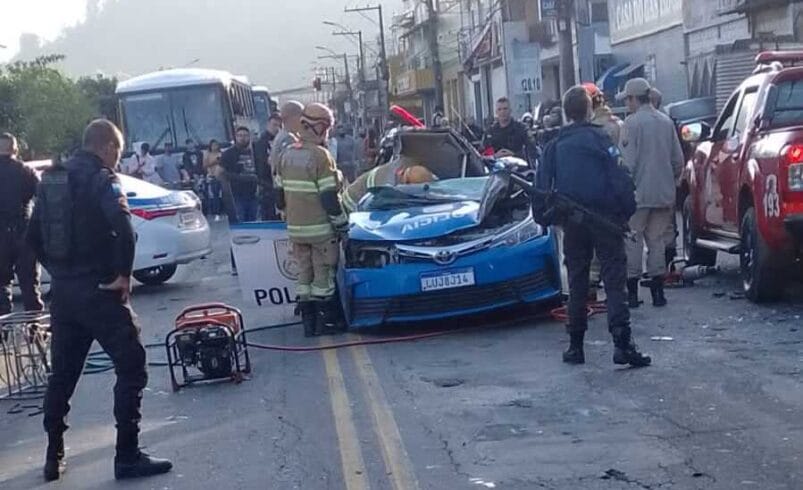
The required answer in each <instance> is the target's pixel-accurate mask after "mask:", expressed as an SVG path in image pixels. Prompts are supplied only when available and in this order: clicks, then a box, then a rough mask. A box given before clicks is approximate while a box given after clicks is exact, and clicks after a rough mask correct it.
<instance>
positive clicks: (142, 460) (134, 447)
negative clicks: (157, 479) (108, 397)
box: [114, 428, 173, 480]
mask: <svg viewBox="0 0 803 490" xmlns="http://www.w3.org/2000/svg"><path fill="white" fill-rule="evenodd" d="M172 468H173V463H171V462H170V461H168V460H166V459H159V458H152V457H151V456H148V455H147V454H145V453H143V452H142V451H140V450H139V429H138V428H126V429H120V428H118V429H117V454H116V455H115V456H114V479H115V480H125V479H128V478H142V477H145V476H153V475H161V474H162V473H167V472H168V471H170V470H171V469H172Z"/></svg>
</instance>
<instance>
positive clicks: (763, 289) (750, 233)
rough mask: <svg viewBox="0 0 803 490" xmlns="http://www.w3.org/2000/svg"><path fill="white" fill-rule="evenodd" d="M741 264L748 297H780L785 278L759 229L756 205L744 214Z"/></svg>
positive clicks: (756, 298) (760, 300) (758, 298)
mask: <svg viewBox="0 0 803 490" xmlns="http://www.w3.org/2000/svg"><path fill="white" fill-rule="evenodd" d="M739 266H740V268H741V274H742V284H743V286H744V293H745V296H746V297H747V299H749V300H750V301H753V302H756V303H761V302H767V301H775V300H777V299H780V297H781V295H782V294H783V289H784V280H783V279H782V274H781V271H780V270H778V268H776V267H774V264H773V262H772V258H771V251H770V249H769V247H768V246H767V243H766V242H765V241H764V238H763V237H762V236H761V234H760V233H759V232H758V225H757V223H756V210H755V208H750V209H748V210H747V212H746V213H745V214H744V217H743V218H742V228H741V250H740V252H739Z"/></svg>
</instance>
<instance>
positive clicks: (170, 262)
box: [27, 160, 212, 285]
mask: <svg viewBox="0 0 803 490" xmlns="http://www.w3.org/2000/svg"><path fill="white" fill-rule="evenodd" d="M50 164H51V162H50V161H49V160H41V161H35V162H28V163H27V165H30V166H31V167H33V168H34V169H36V170H37V171H38V172H40V171H42V170H43V169H44V168H45V167H48V166H50ZM119 177H120V183H121V185H122V190H123V192H124V193H125V195H126V198H127V199H128V206H129V207H130V209H131V222H132V224H133V226H134V231H135V232H136V235H137V246H136V254H135V257H134V273H133V275H134V278H135V279H136V280H137V281H139V282H141V283H143V284H146V285H157V284H162V283H163V282H165V281H167V280H168V279H170V278H171V277H173V275H174V274H175V273H176V269H177V268H178V266H179V265H181V264H188V263H190V262H192V261H193V260H197V259H200V258H203V257H205V256H207V255H209V254H210V253H211V252H212V238H211V234H210V230H209V223H208V222H207V221H206V218H205V217H204V215H203V213H202V212H201V201H200V199H199V198H198V196H196V195H195V193H193V192H192V191H171V190H167V189H164V188H162V187H159V186H157V185H153V184H150V183H148V182H144V181H142V180H139V179H135V178H134V177H129V176H127V175H122V174H119Z"/></svg>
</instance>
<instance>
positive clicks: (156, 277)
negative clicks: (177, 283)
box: [134, 264, 178, 286]
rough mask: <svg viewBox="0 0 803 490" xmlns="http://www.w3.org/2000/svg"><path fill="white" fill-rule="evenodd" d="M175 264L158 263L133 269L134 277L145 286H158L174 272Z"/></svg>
mask: <svg viewBox="0 0 803 490" xmlns="http://www.w3.org/2000/svg"><path fill="white" fill-rule="evenodd" d="M176 269H178V266H177V265H176V264H170V265H159V266H156V267H150V268H148V269H141V270H138V271H134V279H136V280H137V281H139V282H141V283H142V284H145V285H146V286H158V285H159V284H162V283H164V282H166V281H167V280H169V279H170V278H171V277H173V275H174V274H175V273H176Z"/></svg>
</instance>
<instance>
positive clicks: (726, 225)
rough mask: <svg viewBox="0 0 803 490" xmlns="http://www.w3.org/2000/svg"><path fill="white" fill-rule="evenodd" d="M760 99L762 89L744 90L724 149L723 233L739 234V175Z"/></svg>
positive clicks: (721, 167) (720, 168) (720, 172)
mask: <svg viewBox="0 0 803 490" xmlns="http://www.w3.org/2000/svg"><path fill="white" fill-rule="evenodd" d="M756 99H758V86H753V87H747V88H745V89H744V91H743V93H742V96H741V98H740V99H739V103H738V104H737V110H736V119H735V121H734V124H733V129H732V130H731V133H730V135H729V136H728V139H727V140H726V141H725V144H724V145H723V146H722V151H721V155H722V158H721V159H720V162H719V165H718V180H719V185H720V189H721V191H722V214H723V223H722V229H723V231H727V232H731V233H738V232H739V176H740V169H741V167H742V165H741V163H742V161H741V155H742V148H743V147H744V145H745V144H746V139H747V132H748V125H749V123H750V121H751V120H752V118H753V109H754V108H755V105H756Z"/></svg>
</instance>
